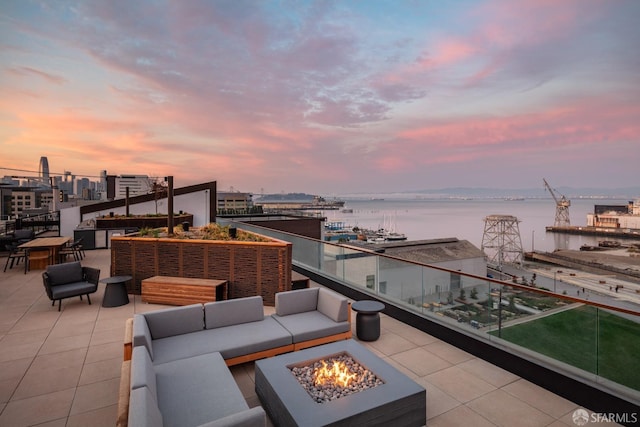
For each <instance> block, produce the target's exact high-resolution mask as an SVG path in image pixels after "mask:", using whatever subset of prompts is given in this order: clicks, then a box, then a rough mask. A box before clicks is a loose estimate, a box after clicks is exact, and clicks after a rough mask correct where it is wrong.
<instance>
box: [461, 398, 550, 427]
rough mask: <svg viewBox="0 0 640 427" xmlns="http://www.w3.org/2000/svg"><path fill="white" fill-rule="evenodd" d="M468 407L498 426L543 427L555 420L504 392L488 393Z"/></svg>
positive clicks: (470, 403)
mask: <svg viewBox="0 0 640 427" xmlns="http://www.w3.org/2000/svg"><path fill="white" fill-rule="evenodd" d="M467 406H468V407H469V408H471V409H473V410H474V411H475V412H477V413H479V414H480V415H482V416H483V417H485V418H486V419H488V420H489V421H491V422H492V423H494V424H496V425H498V426H505V427H511V426H515V425H517V426H522V427H542V426H547V425H549V424H551V423H552V422H553V421H554V419H553V418H552V417H550V416H549V415H547V414H545V413H544V412H542V411H539V410H538V409H536V408H534V407H532V406H530V405H529V404H527V403H526V402H523V401H522V400H520V399H518V398H516V397H514V396H512V395H510V394H509V393H507V392H505V391H502V390H495V391H493V392H491V393H487V394H485V395H483V396H481V397H479V398H478V399H475V400H474V401H473V402H469V403H468V404H467Z"/></svg>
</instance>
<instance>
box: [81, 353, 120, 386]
mask: <svg viewBox="0 0 640 427" xmlns="http://www.w3.org/2000/svg"><path fill="white" fill-rule="evenodd" d="M121 368H122V357H120V356H119V357H116V358H113V359H106V360H101V361H99V362H94V363H85V364H84V366H83V368H82V373H81V374H80V381H78V385H86V384H91V383H96V382H99V381H105V380H110V379H112V378H120V369H121Z"/></svg>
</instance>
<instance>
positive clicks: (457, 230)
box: [324, 198, 628, 252]
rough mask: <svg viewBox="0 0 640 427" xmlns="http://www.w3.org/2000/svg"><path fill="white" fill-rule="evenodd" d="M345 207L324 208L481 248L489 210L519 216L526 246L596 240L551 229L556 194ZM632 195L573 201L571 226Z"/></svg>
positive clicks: (346, 217)
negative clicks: (597, 207)
mask: <svg viewBox="0 0 640 427" xmlns="http://www.w3.org/2000/svg"><path fill="white" fill-rule="evenodd" d="M346 200H347V201H346V203H345V206H344V209H353V213H346V212H342V211H341V210H337V211H325V212H324V215H325V216H326V217H327V220H328V221H343V222H345V223H346V224H347V225H349V226H352V227H353V226H359V227H361V228H369V229H378V228H380V227H385V228H388V229H395V231H397V232H399V233H404V234H405V235H406V236H407V238H408V239H409V240H422V239H436V238H444V237H457V238H458V239H461V240H468V241H469V242H471V243H473V244H474V245H476V246H477V247H478V248H480V246H481V245H482V236H483V232H484V219H485V217H487V216H488V215H512V216H515V217H517V218H518V220H519V221H520V223H519V229H520V237H521V239H522V247H523V249H524V250H525V251H530V250H531V249H532V248H533V249H535V250H540V251H547V252H552V251H554V250H555V249H579V248H580V246H582V245H583V244H587V245H597V243H598V240H602V238H599V239H598V238H596V237H591V236H574V235H566V234H558V233H547V232H546V231H545V227H547V226H552V225H553V222H554V219H555V212H556V207H555V202H554V201H553V200H552V199H527V200H522V201H516V200H503V199H495V200H484V199H478V200H448V199H446V200H441V199H390V198H385V199H384V200H350V199H346ZM627 202H628V200H612V199H607V200H591V199H577V200H571V207H570V208H569V215H570V220H571V225H586V224H587V213H592V212H593V208H594V205H595V204H606V205H625V204H627Z"/></svg>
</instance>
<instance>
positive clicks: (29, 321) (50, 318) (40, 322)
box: [11, 311, 60, 333]
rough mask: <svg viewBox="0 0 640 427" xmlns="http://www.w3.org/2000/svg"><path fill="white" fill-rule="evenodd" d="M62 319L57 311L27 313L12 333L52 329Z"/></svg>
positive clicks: (12, 329)
mask: <svg viewBox="0 0 640 427" xmlns="http://www.w3.org/2000/svg"><path fill="white" fill-rule="evenodd" d="M58 317H60V315H59V313H58V312H57V311H51V312H36V313H27V314H25V315H24V316H23V317H22V318H21V319H20V320H18V321H17V322H16V324H15V325H14V326H13V328H11V332H12V333H18V332H29V331H37V330H39V329H49V330H50V329H51V328H53V326H54V325H55V324H56V322H57V321H58Z"/></svg>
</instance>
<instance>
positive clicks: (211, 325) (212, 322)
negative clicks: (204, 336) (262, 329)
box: [204, 296, 264, 329]
mask: <svg viewBox="0 0 640 427" xmlns="http://www.w3.org/2000/svg"><path fill="white" fill-rule="evenodd" d="M204 318H205V328H206V329H215V328H221V327H223V326H230V325H237V324H240V323H249V322H259V321H261V320H264V306H263V303H262V297H261V296H255V297H246V298H236V299H230V300H226V301H216V302H209V303H206V304H205V305H204Z"/></svg>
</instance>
